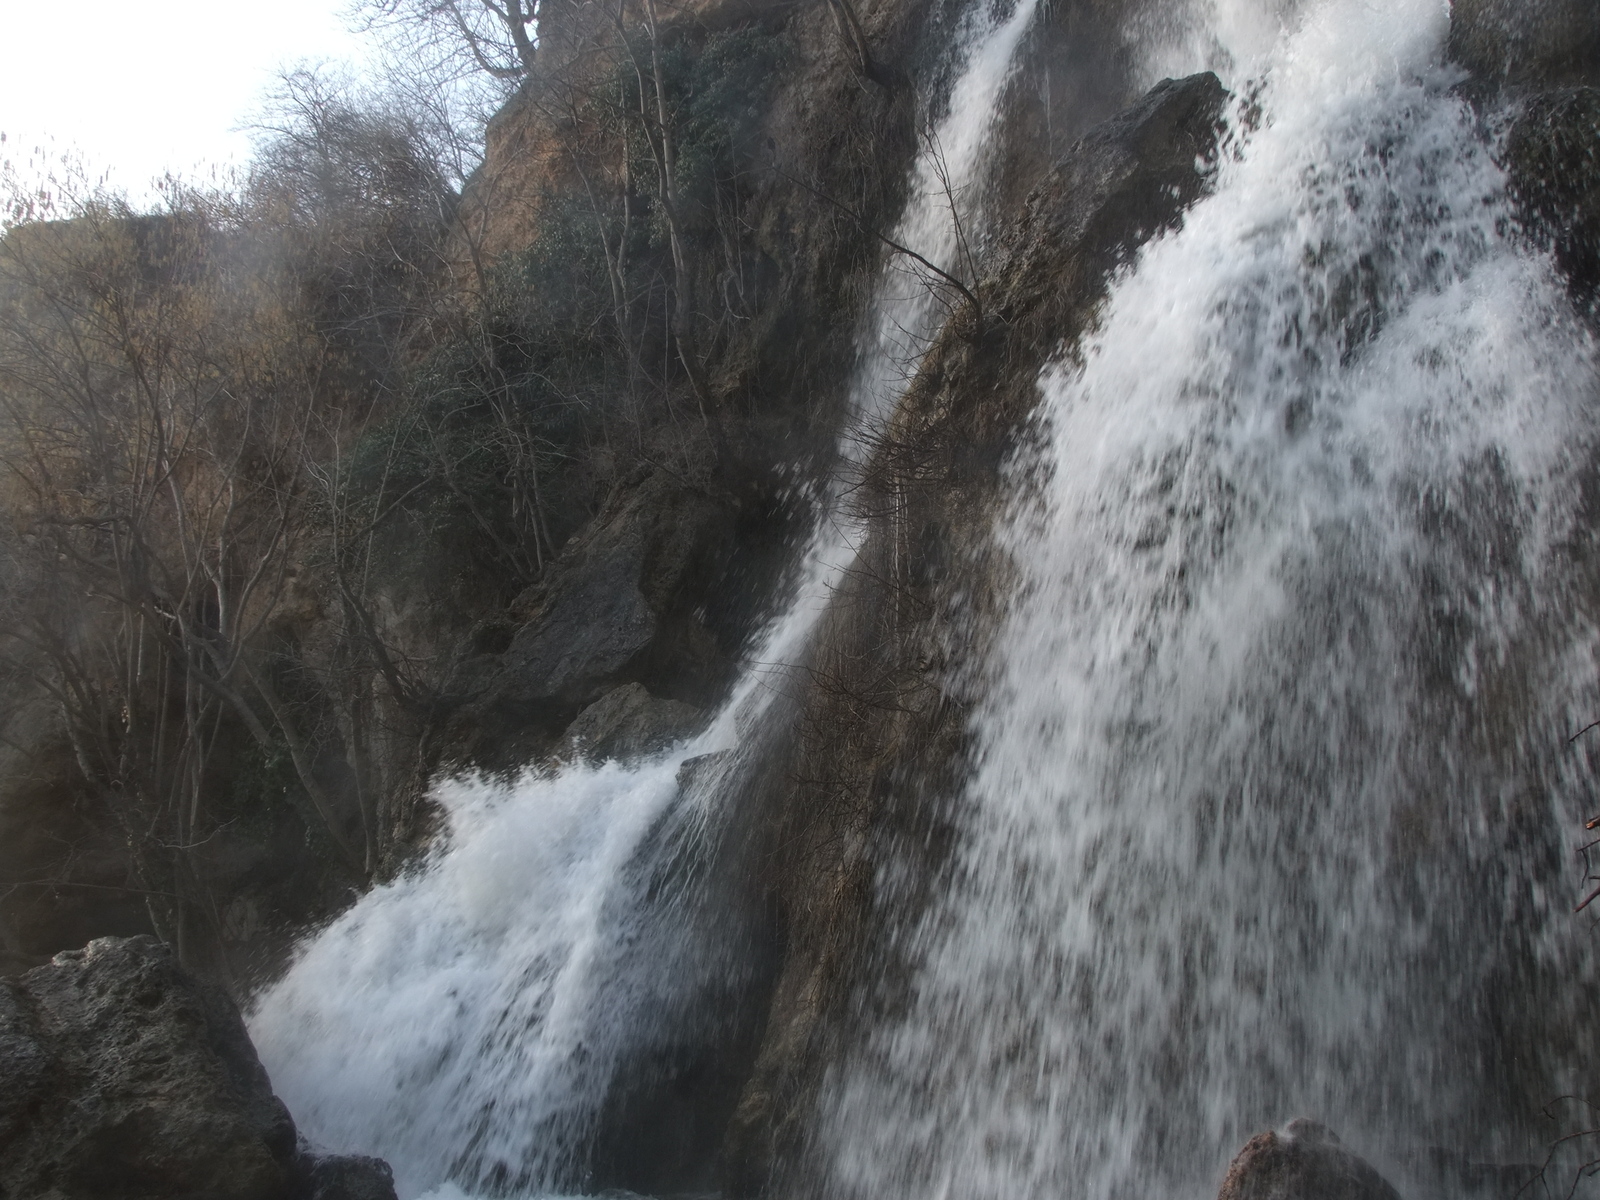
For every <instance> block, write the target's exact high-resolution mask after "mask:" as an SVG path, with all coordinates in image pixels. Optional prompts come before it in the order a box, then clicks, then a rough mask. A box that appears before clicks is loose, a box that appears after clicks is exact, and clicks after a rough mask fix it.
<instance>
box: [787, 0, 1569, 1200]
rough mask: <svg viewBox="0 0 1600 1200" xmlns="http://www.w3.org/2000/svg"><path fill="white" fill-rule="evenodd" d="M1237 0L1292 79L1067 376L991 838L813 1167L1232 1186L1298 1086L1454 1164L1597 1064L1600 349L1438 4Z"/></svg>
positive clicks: (1012, 536)
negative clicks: (1589, 1034)
mask: <svg viewBox="0 0 1600 1200" xmlns="http://www.w3.org/2000/svg"><path fill="white" fill-rule="evenodd" d="M1219 7H1220V8H1222V9H1224V10H1225V11H1224V12H1223V13H1222V14H1221V16H1218V17H1216V18H1215V20H1216V23H1215V25H1214V26H1213V29H1212V32H1213V33H1214V34H1215V35H1216V41H1217V43H1219V44H1220V45H1221V49H1222V51H1223V52H1224V53H1223V54H1222V55H1221V56H1220V58H1221V61H1224V62H1231V63H1232V64H1233V68H1234V70H1233V74H1234V78H1232V79H1231V80H1225V82H1228V83H1229V85H1230V86H1232V87H1234V88H1235V89H1236V90H1240V91H1244V90H1245V86H1244V85H1245V84H1246V83H1247V81H1249V80H1251V79H1255V80H1258V81H1260V85H1261V86H1260V92H1259V96H1257V97H1256V100H1257V103H1258V104H1259V111H1257V110H1256V109H1255V108H1254V107H1252V108H1249V109H1244V108H1241V109H1239V110H1238V111H1236V112H1235V113H1234V115H1233V117H1232V134H1231V142H1230V144H1231V147H1232V150H1231V152H1230V153H1229V154H1228V155H1225V156H1224V161H1223V162H1222V164H1221V166H1220V168H1219V176H1218V179H1217V186H1216V191H1215V193H1214V195H1213V196H1211V197H1210V198H1209V199H1207V200H1205V201H1203V202H1202V203H1201V204H1200V205H1198V206H1197V207H1196V208H1195V210H1194V211H1193V212H1192V213H1191V214H1190V215H1189V218H1188V220H1187V222H1186V224H1185V226H1184V228H1183V229H1182V230H1181V231H1179V232H1177V233H1175V234H1172V235H1169V236H1166V237H1164V238H1162V239H1160V240H1159V241H1157V242H1156V243H1154V244H1152V245H1150V246H1148V247H1147V248H1146V249H1145V251H1144V252H1143V253H1142V255H1141V256H1140V259H1139V261H1138V262H1137V264H1136V265H1135V267H1134V268H1133V269H1131V270H1130V271H1128V272H1126V273H1125V274H1124V276H1123V277H1122V278H1120V279H1119V280H1117V281H1116V283H1115V285H1114V287H1113V290H1112V296H1111V299H1110V301H1109V304H1108V305H1107V307H1106V309H1105V311H1104V313H1103V318H1102V322H1101V325H1100V328H1099V330H1098V331H1097V333H1096V334H1095V335H1094V337H1093V338H1092V341H1091V344H1089V345H1088V346H1087V347H1086V349H1085V351H1084V353H1083V356H1082V362H1081V365H1073V364H1062V365H1059V366H1057V367H1055V368H1052V369H1051V370H1049V371H1047V372H1046V373H1045V375H1044V376H1043V378H1042V379H1041V383H1040V387H1041V393H1042V400H1041V408H1040V423H1039V427H1038V430H1037V437H1036V439H1035V440H1034V444H1033V447H1032V449H1031V450H1030V451H1029V452H1027V453H1026V454H1024V455H1023V456H1022V459H1021V460H1020V461H1019V462H1017V464H1016V465H1015V470H1014V474H1013V490H1014V500H1013V502H1012V505H1011V508H1010V511H1009V513H1008V514H1007V516H1006V518H1005V519H1004V521H1003V523H1002V528H1001V530H1000V534H999V536H1000V538H1001V540H1002V543H1003V545H1004V547H1005V549H1006V550H1007V551H1008V552H1009V555H1010V556H1011V558H1012V559H1013V560H1014V561H1015V563H1016V565H1017V569H1018V571H1019V574H1020V577H1021V581H1022V582H1021V587H1020V591H1019V594H1018V595H1017V597H1016V599H1015V601H1014V604H1013V607H1012V609H1011V611H1010V613H1009V616H1008V617H1007V618H1006V621H1005V624H1004V626H1003V628H1002V629H1001V630H1000V631H999V635H998V638H997V651H996V661H995V662H993V663H992V664H991V669H990V676H989V679H990V682H989V690H988V695H987V699H986V700H985V701H984V702H983V704H982V706H981V708H980V709H979V711H978V712H977V713H976V715H975V716H974V719H973V722H974V730H975V733H976V736H977V739H978V742H979V746H980V752H979V757H978V765H977V767H976V768H975V771H974V774H973V777H972V779H971V781H970V784H969V785H968V788H967V790H966V793H965V795H964V796H962V797H961V798H960V799H959V801H958V804H957V815H956V819H957V822H958V827H959V838H958V850H957V851H956V861H955V864H954V866H953V867H952V868H951V872H950V879H949V881H948V883H947V884H946V885H945V886H943V887H942V888H941V889H939V893H938V898H937V899H935V900H934V901H932V905H933V908H932V911H930V912H927V913H926V914H925V915H924V916H923V917H922V918H921V923H920V924H919V925H918V926H917V927H916V928H915V930H914V932H912V933H911V934H909V935H908V942H909V945H910V951H909V954H910V958H911V960H912V971H913V975H912V983H911V985H910V994H911V999H910V1001H909V1003H908V1005H907V1006H906V1011H905V1012H904V1014H903V1015H902V1016H900V1017H898V1018H897V1019H895V1020H894V1021H893V1022H892V1023H890V1024H887V1025H885V1026H883V1027H881V1028H879V1029H876V1030H873V1031H869V1032H868V1033H867V1034H866V1035H865V1036H866V1041H867V1046H866V1048H865V1049H864V1050H863V1051H861V1052H860V1053H859V1054H857V1055H856V1056H855V1057H854V1058H853V1060H852V1061H850V1062H848V1063H846V1064H844V1065H842V1066H841V1067H839V1068H838V1069H837V1070H836V1071H835V1073H834V1075H833V1077H832V1078H831V1080H830V1083H829V1085H828V1088H827V1092H826V1097H825V1101H824V1105H823V1110H822V1114H821V1127H820V1131H819V1133H818V1135H817V1143H818V1145H817V1153H818V1157H819V1159H820V1161H822V1162H823V1163H824V1164H825V1171H826V1178H825V1180H824V1182H823V1183H822V1184H821V1185H820V1186H819V1194H824V1195H829V1196H849V1197H861V1198H863V1200H865V1198H868V1197H870V1198H871V1200H890V1198H895V1200H911V1198H913V1197H915V1198H918V1200H921V1198H924V1197H951V1198H959V1200H1044V1198H1046V1197H1051V1198H1054V1197H1063V1196H1074V1197H1099V1198H1110V1197H1129V1198H1130V1200H1131V1198H1133V1197H1140V1198H1141V1200H1148V1198H1149V1197H1159V1196H1172V1197H1192V1198H1196V1200H1198V1198H1200V1197H1204V1196H1210V1195H1214V1194H1215V1190H1216V1186H1217V1184H1218V1182H1219V1181H1220V1179H1221V1175H1222V1172H1223V1169H1224V1168H1225V1166H1226V1164H1227V1162H1228V1159H1229V1158H1230V1157H1231V1155H1232V1154H1233V1153H1234V1152H1235V1151H1236V1150H1237V1149H1238V1148H1239V1146H1240V1145H1242V1144H1243V1142H1244V1141H1245V1140H1246V1139H1247V1138H1248V1137H1250V1136H1251V1135H1252V1134H1254V1133H1257V1132H1260V1131H1261V1130H1264V1129H1268V1128H1272V1127H1275V1126H1281V1125H1282V1124H1283V1123H1285V1122H1286V1121H1288V1120H1289V1119H1291V1118H1293V1117H1296V1116H1300V1115H1307V1116H1311V1117H1313V1118H1315V1119H1318V1120H1321V1121H1324V1122H1326V1123H1328V1124H1331V1125H1332V1126H1334V1127H1335V1128H1336V1129H1337V1130H1338V1131H1339V1132H1340V1133H1341V1134H1343V1135H1344V1137H1345V1140H1346V1141H1347V1142H1348V1143H1351V1144H1353V1145H1355V1146H1356V1147H1357V1148H1358V1149H1359V1150H1360V1151H1361V1152H1362V1153H1363V1154H1366V1155H1367V1156H1368V1157H1370V1158H1371V1159H1372V1160H1373V1161H1374V1162H1376V1163H1378V1164H1379V1165H1380V1166H1383V1167H1384V1168H1385V1169H1386V1170H1387V1171H1390V1172H1391V1173H1392V1174H1393V1176H1394V1177H1395V1179H1396V1180H1397V1182H1402V1183H1407V1181H1410V1182H1411V1183H1415V1184H1416V1186H1418V1187H1425V1186H1428V1185H1427V1182H1426V1180H1423V1181H1422V1182H1421V1183H1416V1181H1417V1180H1418V1179H1419V1178H1421V1177H1420V1176H1419V1175H1418V1174H1417V1171H1418V1168H1417V1167H1416V1164H1417V1162H1418V1158H1419V1156H1421V1157H1423V1158H1426V1156H1427V1154H1429V1153H1430V1152H1432V1151H1430V1148H1433V1147H1442V1148H1444V1149H1445V1150H1446V1151H1450V1152H1455V1153H1459V1154H1460V1155H1462V1156H1463V1158H1465V1159H1471V1160H1473V1161H1488V1162H1496V1161H1498V1162H1534V1163H1537V1162H1539V1161H1540V1160H1541V1159H1542V1158H1543V1146H1544V1143H1545V1142H1547V1141H1548V1140H1549V1138H1550V1137H1552V1136H1553V1135H1554V1134H1555V1133H1556V1132H1558V1129H1557V1126H1556V1125H1555V1124H1553V1123H1552V1124H1544V1125H1541V1124H1539V1119H1538V1115H1537V1109H1538V1106H1540V1105H1542V1104H1544V1103H1545V1102H1547V1101H1549V1100H1551V1099H1553V1098H1555V1097H1557V1096H1560V1095H1561V1094H1562V1093H1564V1092H1567V1091H1569V1090H1571V1088H1570V1084H1571V1079H1572V1072H1573V1071H1574V1070H1577V1069H1579V1068H1587V1067H1588V1066H1589V1065H1591V1064H1592V1062H1593V1055H1594V1050H1595V1049H1596V1048H1595V1047H1594V1046H1592V1045H1590V1044H1588V1043H1587V1042H1585V1041H1584V1040H1583V1038H1582V1034H1581V1031H1582V1030H1583V1029H1584V1028H1585V1026H1584V1024H1583V1023H1582V1022H1579V1021H1576V1020H1571V1019H1570V1018H1571V1017H1572V1016H1573V1015H1575V1014H1578V1013H1582V1012H1586V1011H1587V1010H1588V1008H1589V1007H1590V1006H1591V1005H1592V991H1593V986H1594V983H1595V980H1596V975H1595V964H1594V961H1593V952H1592V947H1591V944H1590V942H1591V938H1592V934H1591V933H1590V932H1589V931H1588V929H1587V928H1586V927H1585V925H1584V923H1582V922H1580V921H1576V920H1574V919H1573V917H1572V915H1571V909H1572V904H1573V902H1574V900H1575V898H1576V896H1575V891H1576V888H1577V886H1578V880H1577V871H1576V869H1575V864H1574V861H1573V859H1572V857H1571V848H1572V846H1573V845H1574V837H1573V835H1574V834H1575V833H1577V832H1578V831H1579V830H1580V829H1581V825H1580V824H1579V822H1578V820H1577V818H1578V817H1579V816H1580V815H1583V814H1582V810H1583V809H1584V808H1585V807H1586V806H1592V797H1593V787H1592V775H1591V774H1590V771H1589V766H1588V760H1587V759H1586V756H1585V753H1584V752H1583V750H1582V749H1581V748H1580V747H1568V746H1567V745H1566V742H1567V738H1568V736H1569V735H1570V734H1572V733H1573V732H1575V731H1576V730H1578V729H1579V728H1580V727H1582V726H1584V725H1585V724H1587V723H1588V721H1590V720H1592V719H1593V717H1594V716H1595V715H1596V711H1597V706H1600V695H1597V692H1596V686H1595V679H1596V674H1597V672H1596V652H1597V649H1600V642H1597V629H1596V617H1597V610H1600V591H1597V584H1600V563H1597V560H1596V557H1595V549H1594V546H1593V534H1592V532H1591V530H1592V526H1593V522H1594V513H1595V508H1594V486H1595V455H1596V451H1597V449H1600V446H1597V436H1600V405H1597V403H1596V402H1597V400H1600V390H1597V379H1596V373H1595V366H1594V346H1593V344H1592V342H1591V339H1590V337H1589V335H1588V334H1587V333H1586V332H1585V331H1584V329H1583V328H1582V327H1581V326H1580V325H1579V323H1578V322H1577V321H1576V319H1575V318H1574V317H1573V315H1572V313H1571V308H1570V304H1569V302H1568V301H1567V299H1566V297H1565V295H1564V293H1563V290H1562V287H1561V284H1560V282H1559V280H1558V279H1556V278H1555V276H1554V272H1553V270H1552V268H1551V266H1550V265H1549V263H1548V262H1546V261H1545V260H1544V259H1543V258H1541V257H1539V256H1537V255H1534V254H1531V253H1530V252H1528V251H1526V250H1525V249H1523V248H1520V247H1519V245H1518V244H1517V242H1516V240H1515V236H1514V228H1515V227H1514V222H1513V221H1512V220H1511V219H1510V210H1509V207H1508V205H1507V202H1506V199H1505V181H1504V179H1503V177H1502V175H1501V174H1500V172H1499V170H1498V168H1497V167H1496V166H1495V164H1494V162H1493V161H1492V159H1491V157H1490V154H1489V150H1488V147H1487V146H1486V145H1485V143H1484V139H1483V135H1482V133H1481V131H1480V129H1479V128H1478V127H1477V124H1476V121H1475V118H1474V116H1473V114H1472V113H1471V111H1470V110H1469V109H1468V108H1467V106H1466V105H1465V104H1464V103H1463V102H1462V101H1461V100H1460V99H1458V98H1457V97H1456V96H1455V95H1453V94H1452V92H1451V90H1450V89H1451V87H1452V85H1453V84H1454V83H1455V82H1456V79H1457V77H1456V76H1455V75H1454V74H1453V73H1452V72H1451V70H1450V69H1449V68H1447V67H1446V66H1444V65H1443V62H1442V49H1443V41H1444V38H1445V35H1446V32H1447V28H1448V20H1449V13H1448V7H1447V6H1446V5H1445V4H1442V3H1440V2H1439V0H1388V2H1386V3H1383V4H1375V3H1368V2H1364V0H1318V2H1315V3H1307V4H1304V5H1300V6H1299V11H1298V13H1297V14H1296V15H1295V17H1294V18H1293V20H1289V21H1286V22H1285V23H1284V24H1283V25H1282V26H1281V27H1280V23H1279V22H1280V17H1279V15H1278V12H1277V10H1275V9H1274V8H1272V7H1271V6H1269V5H1268V4H1266V3H1264V2H1262V3H1257V4H1247V3H1238V2H1234V3H1228V4H1225V5H1221V6H1219ZM1224 17H1225V18H1226V20H1225V21H1224V20H1223V18H1224ZM1230 29H1231V30H1234V31H1241V30H1242V31H1243V32H1244V33H1246V34H1248V37H1246V38H1243V39H1242V41H1241V44H1237V45H1231V46H1230V45H1227V44H1226V43H1225V41H1224V39H1225V38H1226V37H1227V36H1228V34H1229V30H1230ZM1199 40H1200V41H1204V40H1205V39H1199ZM1162 61H1163V65H1168V64H1166V63H1165V60H1164V59H1163V60H1162ZM1202 65H1204V64H1203V63H1202V62H1199V61H1195V62H1191V63H1189V64H1188V69H1191V70H1192V69H1198V68H1199V67H1200V66H1202ZM1591 736H1593V735H1591ZM1408 1186H1410V1184H1408ZM1403 1190H1404V1189H1403ZM1412 1194H1417V1193H1415V1192H1413V1193H1412Z"/></svg>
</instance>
